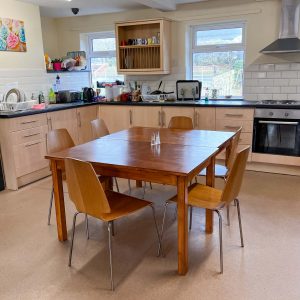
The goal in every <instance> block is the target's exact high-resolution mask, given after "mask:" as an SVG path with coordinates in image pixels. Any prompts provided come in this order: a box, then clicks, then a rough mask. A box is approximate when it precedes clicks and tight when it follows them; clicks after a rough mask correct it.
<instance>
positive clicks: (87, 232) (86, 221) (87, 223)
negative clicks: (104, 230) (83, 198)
mask: <svg viewBox="0 0 300 300" xmlns="http://www.w3.org/2000/svg"><path fill="white" fill-rule="evenodd" d="M85 233H86V238H87V239H88V240H89V239H90V231H89V219H88V215H87V214H85Z"/></svg>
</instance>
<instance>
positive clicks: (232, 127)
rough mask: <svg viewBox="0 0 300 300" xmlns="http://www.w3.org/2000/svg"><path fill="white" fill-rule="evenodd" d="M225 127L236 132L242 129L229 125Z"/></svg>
mask: <svg viewBox="0 0 300 300" xmlns="http://www.w3.org/2000/svg"><path fill="white" fill-rule="evenodd" d="M224 127H225V128H227V129H236V130H238V129H240V127H239V126H229V125H226V126H224Z"/></svg>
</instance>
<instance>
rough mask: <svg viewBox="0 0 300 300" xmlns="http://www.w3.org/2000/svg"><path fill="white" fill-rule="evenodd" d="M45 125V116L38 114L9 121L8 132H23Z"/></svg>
mask: <svg viewBox="0 0 300 300" xmlns="http://www.w3.org/2000/svg"><path fill="white" fill-rule="evenodd" d="M46 124H47V117H46V114H38V115H32V116H26V117H20V118H13V119H11V120H10V131H18V130H25V129H29V128H34V127H39V126H43V125H46Z"/></svg>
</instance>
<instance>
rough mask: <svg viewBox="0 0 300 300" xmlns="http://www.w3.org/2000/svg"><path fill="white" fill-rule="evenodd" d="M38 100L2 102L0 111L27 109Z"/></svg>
mask: <svg viewBox="0 0 300 300" xmlns="http://www.w3.org/2000/svg"><path fill="white" fill-rule="evenodd" d="M37 102H38V101H37V100H28V101H23V102H0V111H18V110H26V109H30V108H31V107H32V106H33V105H35V104H37Z"/></svg>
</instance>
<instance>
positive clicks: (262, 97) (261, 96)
mask: <svg viewBox="0 0 300 300" xmlns="http://www.w3.org/2000/svg"><path fill="white" fill-rule="evenodd" d="M257 100H273V95H272V94H259V95H258V96H257Z"/></svg>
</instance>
